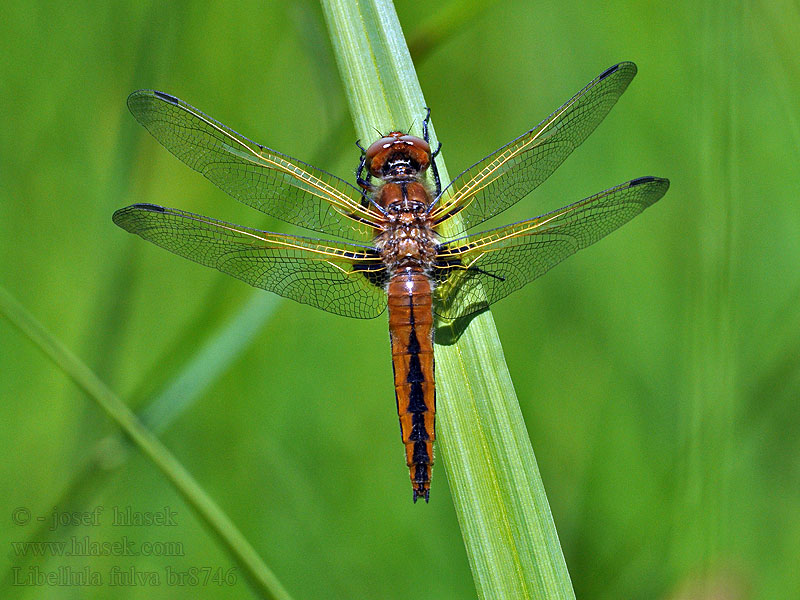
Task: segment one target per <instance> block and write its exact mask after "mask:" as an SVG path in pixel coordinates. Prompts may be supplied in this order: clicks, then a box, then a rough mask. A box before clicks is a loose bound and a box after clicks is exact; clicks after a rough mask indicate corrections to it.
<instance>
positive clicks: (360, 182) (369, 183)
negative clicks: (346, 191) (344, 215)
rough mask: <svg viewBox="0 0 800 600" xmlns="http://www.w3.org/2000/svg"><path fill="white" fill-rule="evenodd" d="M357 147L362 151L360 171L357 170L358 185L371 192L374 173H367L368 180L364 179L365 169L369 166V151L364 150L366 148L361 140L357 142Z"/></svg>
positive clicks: (359, 164)
mask: <svg viewBox="0 0 800 600" xmlns="http://www.w3.org/2000/svg"><path fill="white" fill-rule="evenodd" d="M356 146H358V149H359V150H361V160H360V161H359V163H358V169H356V183H357V184H358V185H360V186H361V187H362V188H364V189H365V190H368V191H369V190H371V189H372V173H369V172H367V178H366V179H364V177H363V175H364V167H365V166H366V164H367V151H366V150H365V149H364V146H362V145H361V140H356Z"/></svg>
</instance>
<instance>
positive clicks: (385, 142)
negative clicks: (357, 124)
mask: <svg viewBox="0 0 800 600" xmlns="http://www.w3.org/2000/svg"><path fill="white" fill-rule="evenodd" d="M396 141H397V138H395V137H382V138H381V139H379V140H378V141H377V142H373V143H372V144H370V146H369V148H367V152H366V154H365V155H364V158H365V159H366V161H367V168H369V166H370V165H371V164H372V160H373V159H374V158H375V157H376V156H377V155H378V154H380V153H381V152H384V151H386V150H388V149H389V148H391V146H392V144H394V143H395V142H396Z"/></svg>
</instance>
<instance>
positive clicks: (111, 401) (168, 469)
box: [0, 287, 290, 600]
mask: <svg viewBox="0 0 800 600" xmlns="http://www.w3.org/2000/svg"><path fill="white" fill-rule="evenodd" d="M0 314H3V315H5V316H6V317H7V318H8V319H9V321H11V323H13V324H14V325H15V326H16V327H17V328H19V329H20V330H21V331H22V333H23V334H25V335H26V336H27V337H28V338H29V339H30V340H31V341H32V342H34V343H35V344H36V345H37V346H38V347H39V348H40V349H41V350H42V351H43V352H44V353H45V354H46V355H47V357H48V358H50V360H52V361H53V362H54V363H55V364H56V366H57V367H59V368H60V369H61V370H62V371H64V373H66V374H67V375H68V376H69V377H70V378H72V380H73V381H74V382H75V383H76V384H77V385H78V386H79V387H80V388H82V389H83V390H84V391H85V392H86V393H87V394H88V395H89V396H90V397H91V398H92V399H93V400H94V401H95V402H96V403H97V404H98V405H99V406H100V408H102V409H103V410H104V411H105V413H106V414H107V415H108V416H109V417H111V419H112V420H113V421H114V422H116V423H117V425H119V426H120V428H122V430H123V431H124V432H125V433H126V434H127V435H128V436H129V437H130V438H131V440H132V441H133V442H134V443H135V444H136V446H138V447H139V449H140V450H141V451H142V452H143V453H144V454H145V455H146V456H147V457H148V458H150V459H151V460H152V461H153V463H154V464H155V465H156V466H157V467H158V468H159V469H160V470H161V472H162V473H164V475H165V476H166V477H167V479H169V480H170V482H172V484H173V485H174V486H175V487H176V489H177V490H178V491H179V492H180V494H181V495H182V496H183V498H184V499H185V500H186V502H187V503H188V504H189V505H190V506H192V507H193V508H194V509H195V510H196V511H197V513H198V515H199V516H200V517H201V518H202V519H203V520H204V521H205V522H206V524H207V525H208V526H209V527H210V529H211V530H212V531H213V532H214V533H215V534H216V535H217V536H218V537H219V539H220V541H221V542H222V543H223V545H224V546H225V547H226V549H227V550H228V552H229V553H230V554H231V556H232V557H233V558H234V560H236V562H237V563H238V564H239V565H240V567H241V568H242V570H243V571H244V573H245V574H246V576H247V578H248V580H249V581H251V583H252V584H253V586H254V587H255V588H256V589H257V590H258V592H259V593H260V594H261V595H262V596H263V597H264V598H275V599H281V600H289V599H290V596H289V594H288V592H286V590H285V589H284V588H283V586H281V584H280V582H279V581H278V580H277V578H276V577H275V575H274V574H273V573H272V571H270V570H269V568H268V567H267V566H266V565H265V564H264V563H263V561H262V560H261V558H260V557H259V556H258V554H257V553H256V551H255V549H254V548H253V547H252V546H251V545H250V543H249V542H248V541H247V540H246V539H245V537H244V536H243V535H242V533H241V532H240V531H239V530H238V528H237V527H236V525H234V523H233V521H231V520H230V518H229V517H228V516H227V515H226V514H225V513H224V512H223V511H222V509H220V507H219V506H217V504H216V503H215V502H214V501H213V500H212V499H211V498H210V497H209V496H208V494H206V492H205V491H204V490H203V488H202V487H200V485H199V484H198V483H197V481H195V480H194V478H193V477H192V476H191V474H190V473H189V472H188V471H187V470H186V469H185V468H184V467H183V465H182V464H181V463H180V461H178V459H177V458H175V457H174V456H173V455H172V454H171V453H170V452H169V450H167V448H166V447H165V446H164V445H163V444H162V443H161V442H160V441H159V439H158V438H157V437H155V436H154V435H153V434H152V433H151V432H150V431H149V430H148V429H147V428H146V427H145V426H144V425H143V424H142V422H141V421H140V420H139V419H138V418H137V417H136V415H134V414H133V412H131V410H130V409H129V408H128V407H127V405H126V404H125V403H124V402H123V401H122V400H120V399H119V398H118V397H117V396H116V395H115V394H114V393H113V392H112V391H111V390H110V389H109V388H108V387H106V385H105V384H104V383H103V382H102V381H100V380H99V379H98V378H97V377H96V376H95V374H94V373H93V372H92V370H91V369H89V367H88V366H86V365H85V364H84V363H83V362H81V361H80V359H78V357H76V356H75V355H74V354H73V353H72V352H70V350H69V349H68V348H66V347H65V346H64V345H63V344H62V343H61V342H60V341H59V340H57V339H56V338H55V337H53V336H52V335H51V334H50V332H48V331H47V330H46V329H45V328H44V327H43V326H42V325H41V324H40V323H39V322H38V321H36V319H35V318H34V317H33V315H31V314H30V313H28V312H27V311H26V310H25V309H24V308H23V307H22V306H21V305H20V304H19V303H18V302H17V301H16V300H15V299H14V298H13V297H12V296H11V295H10V294H9V293H8V292H7V291H6V290H5V289H4V288H2V287H0Z"/></svg>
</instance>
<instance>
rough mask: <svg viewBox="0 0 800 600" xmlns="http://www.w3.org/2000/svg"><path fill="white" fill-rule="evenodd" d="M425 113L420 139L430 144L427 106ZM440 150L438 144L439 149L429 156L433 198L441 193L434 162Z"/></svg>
mask: <svg viewBox="0 0 800 600" xmlns="http://www.w3.org/2000/svg"><path fill="white" fill-rule="evenodd" d="M425 110H426V111H427V112H426V113H425V118H424V119H423V120H422V139H423V140H425V141H426V142H428V143H429V144H430V143H431V134H430V132H429V131H428V123H429V122H430V120H431V109H430V107H429V106H426V107H425ZM441 149H442V143H441V142H439V147H438V148H436V152H434V153H433V154H431V171H433V182H434V184H435V185H436V190H435V192H436V193H435V195H434V198H438V197H439V196H440V195H441V193H442V182H441V181H440V180H439V168H438V167H437V166H436V161H435V160H434V159H435V158H436V157H437V156H439V151H440V150H441Z"/></svg>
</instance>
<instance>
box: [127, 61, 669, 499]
mask: <svg viewBox="0 0 800 600" xmlns="http://www.w3.org/2000/svg"><path fill="white" fill-rule="evenodd" d="M635 74H636V65H634V64H633V63H631V62H623V63H619V64H617V65H614V66H613V67H610V68H609V69H606V70H605V71H603V72H602V73H601V74H600V75H599V76H598V77H597V78H595V79H594V80H593V81H592V82H591V83H589V84H588V85H587V86H586V87H585V88H583V89H582V90H581V91H580V92H578V93H577V94H576V95H575V96H573V97H572V98H571V99H570V100H569V101H568V102H566V103H565V104H564V105H563V106H562V107H561V108H559V109H558V110H557V111H555V112H554V113H553V114H552V115H550V116H549V117H547V118H546V119H545V120H544V121H542V122H541V123H540V124H539V125H537V126H536V127H535V128H533V129H531V130H530V131H528V132H526V133H524V134H523V135H521V136H520V137H518V138H516V139H514V140H512V141H511V142H509V143H508V144H506V145H505V146H503V147H501V148H499V149H498V150H496V151H494V152H492V153H491V154H489V155H488V156H487V157H486V158H484V159H482V160H480V161H478V162H477V163H475V164H474V165H473V166H471V167H470V168H468V169H467V170H465V171H464V172H463V173H461V174H460V175H459V176H458V177H456V178H455V179H453V181H452V182H451V183H450V184H449V185H448V186H446V187H445V188H444V189H442V187H441V184H440V181H439V173H438V170H437V168H436V162H435V158H436V155H437V154H438V152H439V149H440V148H441V145H440V146H439V148H437V149H436V150H435V151H432V149H431V147H430V144H429V136H428V119H429V117H430V111H428V114H427V115H426V117H425V119H424V121H423V122H422V137H421V138H420V137H416V136H413V135H410V133H405V132H401V131H392V132H390V133H387V134H386V135H385V136H383V137H381V139H379V140H378V141H376V142H374V143H373V144H371V145H370V146H369V147H367V148H363V147H361V146H360V145H359V148H361V161H360V164H359V166H358V171H357V174H356V183H357V184H358V187H356V186H354V185H351V184H349V183H347V182H346V181H344V180H342V179H339V178H338V177H335V176H333V175H330V174H329V173H326V172H325V171H322V170H320V169H317V168H316V167H313V166H311V165H309V164H306V163H304V162H302V161H299V160H297V159H295V158H291V157H289V156H286V155H284V154H281V153H279V152H276V151H274V150H271V149H269V148H267V147H265V146H262V145H260V144H256V143H255V142H252V141H251V140H249V139H247V138H246V137H244V136H242V135H239V134H238V133H236V132H235V131H233V130H232V129H229V128H228V127H226V126H225V125H222V124H221V123H219V122H217V121H215V120H214V119H212V118H211V117H209V116H207V115H205V114H203V113H202V112H200V111H199V110H197V109H195V108H194V107H192V106H190V105H189V104H187V103H185V102H183V101H182V100H179V99H178V98H175V97H174V96H170V95H168V94H164V93H162V92H157V91H151V90H141V91H137V92H134V93H133V94H131V95H130V97H129V98H128V107H129V108H130V110H131V112H132V113H133V115H134V116H135V117H136V119H137V120H138V121H139V122H140V123H141V124H142V125H144V127H146V128H147V130H148V131H149V132H150V133H151V134H152V135H153V136H154V137H155V138H156V139H157V140H158V141H159V142H161V144H163V145H164V146H165V147H166V148H167V149H168V150H169V151H170V152H172V153H173V154H174V155H175V156H177V157H178V158H179V159H181V160H182V161H183V162H185V163H186V164H187V165H189V166H190V167H191V168H192V169H195V170H196V171H199V172H200V173H202V174H203V175H205V176H206V177H207V178H208V179H210V180H211V181H212V182H213V183H215V184H216V185H217V186H219V187H220V188H222V189H223V190H224V191H226V192H227V193H228V194H230V195H231V196H233V197H234V198H236V199H237V200H239V201H241V202H243V203H245V204H247V205H248V206H251V207H253V208H255V209H258V210H260V211H262V212H264V213H266V214H268V215H270V216H271V217H275V218H277V219H281V220H283V221H286V222H288V223H294V224H296V225H300V226H302V227H304V228H306V229H309V230H312V231H315V232H318V233H322V234H326V235H330V236H333V237H336V238H339V240H347V241H333V240H320V239H313V238H307V237H301V236H294V235H285V234H281V233H273V232H269V231H260V230H257V229H250V228H247V227H242V226H239V225H233V224H231V223H226V222H223V221H218V220H215V219H211V218H209V217H204V216H201V215H197V214H192V213H189V212H184V211H182V210H177V209H174V208H165V207H162V206H156V205H153V204H134V205H133V206H129V207H127V208H123V209H120V210H118V211H117V212H115V213H114V222H115V223H116V224H117V225H119V226H120V227H122V228H123V229H125V230H127V231H130V232H131V233H136V234H138V235H140V236H141V237H143V238H144V239H146V240H149V241H151V242H153V243H155V244H157V245H159V246H161V247H163V248H166V249H167V250H170V251H171V252H174V253H176V254H179V255H181V256H184V257H186V258H189V259H191V260H194V261H196V262H199V263H201V264H204V265H207V266H210V267H214V268H216V269H219V270H220V271H223V272H224V273H228V274H229V275H233V276H234V277H237V278H239V279H242V280H244V281H246V282H247V283H249V284H250V285H253V286H255V287H259V288H263V289H265V290H269V291H271V292H275V293H276V294H280V295H281V296H285V297H287V298H292V299H293V300H297V301H298V302H302V303H305V304H310V305H311V306H315V307H317V308H321V309H322V310H326V311H329V312H332V313H336V314H339V315H344V316H348V317H356V318H361V319H371V318H374V317H377V316H378V315H380V314H381V313H382V312H383V311H384V310H385V309H386V307H387V306H388V308H389V332H390V339H391V347H392V361H393V366H394V385H395V395H396V400H397V411H398V414H399V417H400V426H401V431H402V437H403V443H404V444H405V448H406V463H407V465H408V468H409V471H410V475H411V482H412V486H413V499H414V501H415V502H416V500H417V499H418V498H420V497H424V498H425V500H426V501H427V500H428V496H429V493H430V478H431V467H432V465H433V441H434V414H435V408H436V396H435V389H434V358H433V332H434V314H435V315H437V316H438V317H440V318H442V319H446V320H455V319H460V318H464V317H468V316H469V315H472V314H474V313H476V312H478V311H480V310H483V309H485V308H486V307H487V306H488V305H490V304H492V303H493V302H496V301H497V300H500V299H501V298H504V297H505V296H507V295H508V294H510V293H511V292H513V291H515V290H518V289H519V288H521V287H522V286H523V285H525V284H526V283H528V282H530V281H532V280H534V279H536V278H537V277H539V276H540V275H543V274H544V273H545V272H546V271H548V270H549V269H550V268H551V267H553V266H555V265H556V264H558V263H559V262H561V261H562V260H564V259H565V258H566V257H568V256H570V255H571V254H573V253H574V252H577V251H578V250H580V249H581V248H584V247H586V246H588V245H590V244H592V243H594V242H596V241H597V240H599V239H600V238H602V237H603V236H605V235H606V234H608V233H610V232H611V231H613V230H614V229H616V228H617V227H619V226H620V225H622V224H623V223H625V222H627V221H628V220H630V219H632V218H633V217H635V216H636V215H638V214H639V213H640V212H642V211H643V210H644V209H645V208H647V207H648V206H650V205H651V204H653V203H654V202H656V201H657V200H658V199H659V198H661V197H662V196H663V195H664V194H665V193H666V191H667V189H668V187H669V181H668V180H667V179H662V178H658V177H639V178H638V179H633V180H631V181H628V182H626V183H623V184H620V185H617V186H615V187H612V188H610V189H607V190H606V191H604V192H600V193H599V194H595V195H594V196H591V197H589V198H586V199H584V200H581V201H580V202H576V203H574V204H570V205H568V206H565V207H564V208H560V209H558V210H555V211H553V212H550V213H547V214H545V215H542V216H540V217H536V218H534V219H530V220H527V221H521V222H519V223H514V224H512V225H506V226H505V227H499V228H497V229H491V230H488V231H483V232H480V233H474V234H467V233H466V232H467V230H469V229H470V228H472V227H474V226H476V225H479V224H480V223H483V222H484V221H486V220H487V219H489V218H491V217H493V216H495V215H497V214H498V213H500V212H502V211H504V210H505V209H507V208H508V207H510V206H511V205H513V204H514V203H516V202H517V201H518V200H520V199H521V198H523V197H524V196H526V195H527V194H528V193H529V192H530V191H531V190H533V189H534V188H535V187H536V186H538V185H539V184H540V183H542V182H543V181H544V180H545V179H547V177H548V176H549V175H550V174H551V173H552V172H553V171H555V169H556V168H557V167H558V166H559V165H560V164H561V163H562V162H563V161H564V159H566V157H567V156H568V155H569V154H570V152H572V151H573V150H574V149H575V148H576V147H577V146H578V145H580V144H581V143H582V142H583V141H584V140H585V139H586V137H587V136H588V135H589V134H590V133H591V132H592V131H593V130H594V129H595V127H597V125H598V124H599V123H600V121H602V120H603V118H604V117H605V116H606V114H608V112H609V111H610V110H611V107H612V106H614V104H615V103H616V101H617V99H618V98H619V97H620V95H621V94H622V93H623V92H624V91H625V89H626V88H627V87H628V84H629V83H630V82H631V80H632V79H633V77H634V75H635ZM444 223H452V226H450V227H449V229H448V231H449V233H450V239H443V237H442V236H441V235H440V234H439V230H440V227H441V226H442V225H443V224H444Z"/></svg>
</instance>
